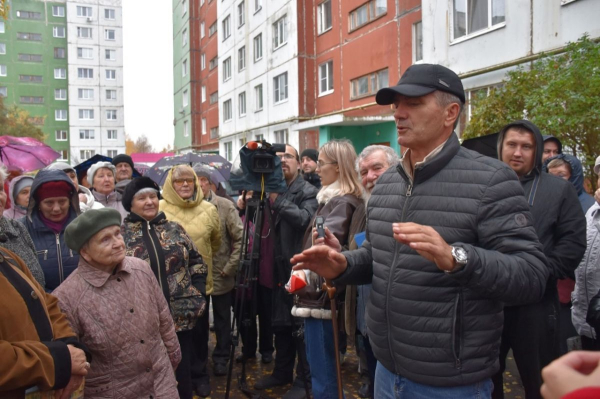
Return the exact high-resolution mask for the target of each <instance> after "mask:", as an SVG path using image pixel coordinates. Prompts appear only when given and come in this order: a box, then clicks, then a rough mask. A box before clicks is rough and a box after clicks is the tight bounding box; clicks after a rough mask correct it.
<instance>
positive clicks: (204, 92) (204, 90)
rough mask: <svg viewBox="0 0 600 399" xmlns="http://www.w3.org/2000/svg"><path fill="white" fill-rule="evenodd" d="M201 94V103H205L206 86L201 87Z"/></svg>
mask: <svg viewBox="0 0 600 399" xmlns="http://www.w3.org/2000/svg"><path fill="white" fill-rule="evenodd" d="M201 93H202V97H201V98H202V102H205V101H206V86H202V91H201Z"/></svg>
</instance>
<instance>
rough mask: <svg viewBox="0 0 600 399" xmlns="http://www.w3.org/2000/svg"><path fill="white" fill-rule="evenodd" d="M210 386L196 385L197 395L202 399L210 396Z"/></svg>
mask: <svg viewBox="0 0 600 399" xmlns="http://www.w3.org/2000/svg"><path fill="white" fill-rule="evenodd" d="M210 391H211V389H210V384H197V385H196V393H197V394H198V396H200V397H201V398H206V397H208V396H210Z"/></svg>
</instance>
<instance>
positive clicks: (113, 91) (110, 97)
mask: <svg viewBox="0 0 600 399" xmlns="http://www.w3.org/2000/svg"><path fill="white" fill-rule="evenodd" d="M109 94H110V95H109ZM113 94H114V96H113ZM104 99H105V100H107V101H113V100H115V101H116V100H117V90H116V89H105V91H104Z"/></svg>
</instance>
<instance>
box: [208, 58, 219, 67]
mask: <svg viewBox="0 0 600 399" xmlns="http://www.w3.org/2000/svg"><path fill="white" fill-rule="evenodd" d="M218 64H219V58H218V57H215V58H213V59H212V60H210V62H209V65H208V66H209V68H210V69H211V70H212V69H214V68H216V66H217V65H218Z"/></svg>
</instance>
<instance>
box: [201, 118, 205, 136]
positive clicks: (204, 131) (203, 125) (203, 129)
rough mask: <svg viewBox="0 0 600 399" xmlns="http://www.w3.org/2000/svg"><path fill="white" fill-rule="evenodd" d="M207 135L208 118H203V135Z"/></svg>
mask: <svg viewBox="0 0 600 399" xmlns="http://www.w3.org/2000/svg"><path fill="white" fill-rule="evenodd" d="M205 134H206V118H202V135H205Z"/></svg>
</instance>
